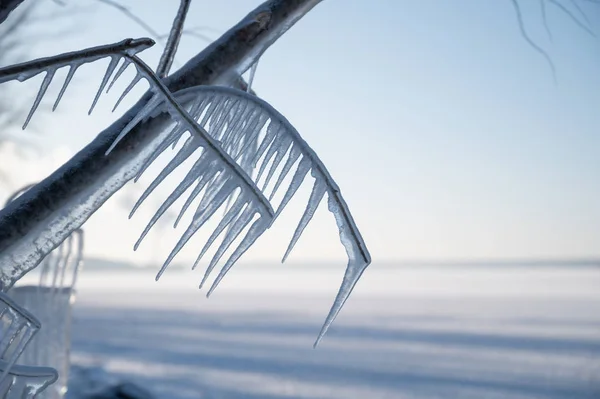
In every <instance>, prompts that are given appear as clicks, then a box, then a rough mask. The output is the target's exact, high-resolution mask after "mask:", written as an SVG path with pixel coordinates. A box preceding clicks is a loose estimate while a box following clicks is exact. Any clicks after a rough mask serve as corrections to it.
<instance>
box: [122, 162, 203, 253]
mask: <svg viewBox="0 0 600 399" xmlns="http://www.w3.org/2000/svg"><path fill="white" fill-rule="evenodd" d="M190 172H191V171H190ZM194 181H195V176H191V175H190V173H188V175H187V176H186V178H184V179H183V180H182V181H181V183H179V185H178V186H177V187H176V188H175V190H173V192H172V193H171V194H170V195H169V196H168V197H167V199H166V200H165V201H164V202H163V203H162V204H161V206H160V207H159V208H158V210H157V211H156V213H155V214H154V216H153V217H152V219H150V222H148V225H147V226H146V228H145V229H144V231H143V232H142V234H141V235H140V238H138V240H137V242H136V243H135V245H134V247H133V248H134V250H137V248H138V247H139V245H140V243H141V242H142V240H143V239H144V237H146V235H147V234H148V232H149V231H150V229H151V228H152V226H154V224H155V223H156V222H157V221H158V219H160V217H161V216H162V215H163V214H164V213H165V212H166V210H167V209H169V207H171V205H173V203H174V202H175V201H177V199H179V197H181V195H182V194H183V193H184V192H185V191H186V190H187V189H188V188H189V187H190V186H191V185H192V184H193V183H194Z"/></svg>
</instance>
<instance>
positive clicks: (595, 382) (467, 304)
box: [72, 264, 600, 399]
mask: <svg viewBox="0 0 600 399" xmlns="http://www.w3.org/2000/svg"><path fill="white" fill-rule="evenodd" d="M155 272H156V270H148V271H124V272H118V271H117V272H115V271H113V270H110V271H106V272H99V271H94V270H90V271H86V270H84V272H83V273H82V274H81V277H80V281H79V293H78V297H77V302H76V304H75V308H74V318H73V331H72V339H73V341H72V362H73V364H74V365H75V367H84V368H94V367H96V368H98V369H99V370H102V372H103V373H105V374H106V376H107V378H108V379H112V380H113V381H131V382H133V383H136V384H139V385H140V386H141V387H143V388H144V389H148V390H149V391H150V392H152V393H153V394H154V395H155V397H156V398H168V399H187V398H210V399H241V398H245V399H287V398H298V399H300V398H302V399H317V398H319V399H359V398H360V399H365V398H366V399H405V398H406V399H408V398H419V399H433V398H443V399H451V398H456V399H463V398H473V399H496V398H519V399H524V398H554V399H563V398H564V399H579V398H589V399H591V398H598V397H600V306H599V305H600V290H599V288H600V268H591V267H590V268H583V267H580V268H568V267H560V268H559V267H557V268H551V267H535V268H526V267H501V266H497V267H486V268H481V269H477V268H474V267H418V266H415V267H410V268H401V267H397V268H393V267H380V268H378V267H377V265H373V266H372V267H371V268H370V269H369V270H368V271H367V273H365V275H364V276H363V279H361V281H360V282H359V283H358V285H357V287H356V290H355V292H354V294H353V295H352V296H351V298H350V300H349V301H348V303H347V304H346V307H345V308H344V309H343V310H342V312H341V313H340V316H339V317H338V319H337V320H336V322H335V323H334V324H333V326H332V328H331V329H330V331H329V333H328V334H327V335H326V336H325V338H324V339H323V341H322V342H321V344H320V345H319V346H318V347H317V348H316V349H313V348H312V343H313V341H314V339H315V337H316V336H317V334H318V332H319V328H320V326H321V324H322V322H323V320H324V317H325V315H326V314H327V312H328V310H329V305H330V303H331V300H332V298H333V297H334V296H335V293H336V291H337V288H338V286H337V285H338V284H339V281H340V277H341V275H342V274H343V268H330V267H323V268H320V267H317V265H312V266H310V267H305V266H301V265H298V266H290V265H281V266H279V267H258V266H256V267H255V266H251V265H245V264H244V265H240V267H239V268H238V269H237V270H236V271H235V272H233V273H231V274H230V275H229V276H228V278H227V279H225V280H224V281H223V283H222V284H221V286H220V287H219V289H218V290H217V291H216V292H215V293H214V294H213V296H211V298H210V299H208V300H207V299H206V298H205V297H204V295H203V293H202V292H200V291H198V289H197V283H198V279H197V275H198V272H191V271H190V272H188V271H180V270H172V271H169V272H167V273H166V274H165V275H164V276H163V278H162V279H161V280H160V282H158V283H157V282H155V281H154V279H153V277H154V273H155ZM192 274H193V276H192Z"/></svg>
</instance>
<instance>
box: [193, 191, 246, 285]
mask: <svg viewBox="0 0 600 399" xmlns="http://www.w3.org/2000/svg"><path fill="white" fill-rule="evenodd" d="M255 214H256V209H255V208H254V207H253V206H252V204H251V203H250V204H248V206H247V207H246V208H245V209H244V211H243V212H242V213H241V215H240V217H239V218H238V219H237V220H236V221H235V222H234V223H233V225H231V228H230V230H229V231H228V232H227V235H226V236H225V238H223V241H222V242H221V245H219V248H218V249H217V252H215V254H214V255H213V258H212V259H211V261H210V264H209V265H208V267H207V268H206V272H205V273H204V277H203V278H202V281H201V282H200V287H199V288H202V287H203V286H204V283H205V282H206V279H208V276H209V275H210V272H211V271H212V270H213V269H214V267H215V266H216V265H217V263H218V262H219V260H220V259H221V257H222V256H223V254H224V253H225V251H227V249H228V248H229V247H230V246H231V244H232V243H233V241H235V239H236V238H237V237H238V236H239V235H240V233H241V232H242V230H244V227H246V226H247V225H248V223H250V222H251V221H252V217H254V215H255Z"/></svg>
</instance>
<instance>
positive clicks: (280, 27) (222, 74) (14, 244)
mask: <svg viewBox="0 0 600 399" xmlns="http://www.w3.org/2000/svg"><path fill="white" fill-rule="evenodd" d="M320 1H321V0H269V1H266V2H265V3H263V4H262V5H260V6H259V7H257V8H256V9H255V10H253V11H252V12H250V13H249V14H248V15H247V16H246V17H245V18H244V19H242V20H241V21H240V22H239V23H238V24H237V25H235V26H234V27H233V28H231V29H230V30H229V31H227V32H226V33H225V34H224V35H223V36H222V37H221V38H219V39H218V40H217V41H215V42H214V43H212V44H211V45H210V46H208V47H207V48H206V49H204V50H203V51H202V52H201V53H200V54H198V55H197V56H195V57H194V58H192V59H191V60H190V61H189V62H188V63H187V64H185V65H184V66H183V67H182V68H181V69H180V70H179V71H177V72H176V73H174V74H173V75H171V76H169V77H168V78H166V79H165V80H164V83H165V85H166V86H167V87H168V88H169V90H170V91H171V92H173V93H174V92H176V91H178V90H181V89H185V88H189V87H193V86H197V85H202V84H205V85H210V84H216V83H223V82H234V81H235V80H236V79H239V76H240V74H242V73H243V72H245V71H246V70H247V69H248V67H249V66H250V65H252V64H253V63H254V62H255V61H256V60H257V59H258V58H259V57H260V56H261V55H262V54H263V53H264V51H265V50H266V49H267V48H268V47H269V46H270V45H271V44H272V43H274V42H275V41H276V40H277V39H278V38H279V37H280V36H281V35H283V34H284V33H285V32H286V31H287V30H288V29H289V28H290V27H291V26H293V25H294V24H295V23H296V22H297V21H298V20H299V19H300V18H302V16H304V15H305V14H306V13H307V12H309V11H310V10H311V9H312V8H313V7H314V6H315V5H317V4H318V3H319V2H320ZM149 98H150V95H149V94H146V95H144V97H142V99H141V100H140V101H139V102H138V103H137V104H136V105H135V106H133V107H132V108H131V109H130V110H129V111H128V112H127V113H126V114H125V115H123V116H122V117H121V118H120V119H119V120H117V121H116V122H115V123H113V125H112V126H110V127H109V128H107V129H106V130H105V131H103V132H102V133H100V134H99V135H98V136H97V137H96V139H94V140H93V141H92V142H91V143H90V144H89V145H87V146H86V147H85V148H84V149H82V150H81V151H80V152H79V153H77V154H76V155H75V156H74V157H73V158H71V159H70V160H69V161H68V162H67V163H65V164H64V165H63V166H62V167H61V168H59V169H58V170H57V171H55V172H54V173H52V174H51V175H50V176H48V177H47V178H46V179H44V180H43V181H41V182H40V183H39V184H38V185H36V186H35V187H33V188H31V189H30V190H28V191H27V192H26V193H25V194H23V195H22V196H21V197H19V198H17V199H16V200H15V201H13V202H12V203H10V204H9V205H8V206H7V207H6V208H5V209H3V210H2V211H0V284H1V289H2V290H7V289H8V288H10V286H12V284H14V282H15V281H17V280H18V279H19V278H20V277H21V276H22V275H24V274H25V273H26V272H27V271H29V270H31V269H32V268H34V267H35V266H37V264H39V262H40V261H41V260H42V259H43V257H44V256H45V255H46V254H47V253H49V252H50V251H52V250H53V249H54V248H55V247H56V246H58V245H59V244H60V243H61V242H62V241H63V240H64V239H65V238H66V237H67V236H68V235H69V233H70V232H72V231H73V230H75V229H77V228H78V227H80V226H81V225H83V223H84V222H85V221H86V220H87V219H88V218H89V217H90V216H91V215H92V214H93V213H94V212H95V211H96V210H97V209H98V208H99V207H100V206H102V204H103V203H104V202H105V201H106V200H108V198H110V197H111V196H112V195H113V194H114V193H115V192H117V191H118V190H119V189H120V188H121V187H123V185H125V183H127V182H128V181H129V180H130V179H132V178H133V177H134V176H135V175H136V174H137V173H138V171H139V169H140V167H141V165H142V164H143V162H144V160H145V159H146V157H147V156H148V155H149V154H151V152H152V151H153V150H154V149H155V148H156V147H157V146H158V145H159V143H160V137H159V133H158V132H159V131H161V130H162V128H164V127H166V126H168V124H169V123H171V121H170V118H169V117H168V116H167V115H166V114H164V113H162V114H159V115H157V116H154V117H152V118H148V119H147V120H146V121H144V122H142V123H140V124H138V125H137V126H136V127H135V128H134V129H133V130H132V131H131V132H130V133H129V134H128V135H127V136H126V137H125V138H124V139H123V140H122V141H121V143H120V144H119V145H118V146H117V147H116V148H115V149H114V150H113V151H112V152H111V153H110V154H109V155H105V153H106V151H107V150H108V148H109V147H110V145H111V144H112V142H113V141H114V140H115V139H116V137H117V136H118V135H119V133H120V132H121V130H122V129H123V127H124V126H125V125H126V124H127V123H128V122H129V121H131V120H132V119H133V118H134V116H135V115H136V114H137V113H138V112H139V111H140V110H141V109H142V108H143V107H144V105H145V103H146V102H147V101H148V100H149Z"/></svg>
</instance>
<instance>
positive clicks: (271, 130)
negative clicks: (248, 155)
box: [252, 120, 282, 168]
mask: <svg viewBox="0 0 600 399" xmlns="http://www.w3.org/2000/svg"><path fill="white" fill-rule="evenodd" d="M281 129H282V127H281V125H280V124H279V123H277V122H275V121H273V120H271V123H270V124H269V126H267V134H266V135H265V137H264V138H263V140H262V142H261V143H260V146H259V147H258V150H257V151H256V155H255V156H254V159H253V160H252V165H253V166H254V167H255V168H256V164H257V163H258V161H259V159H260V157H261V156H262V155H263V154H264V152H265V150H266V149H267V147H269V146H270V145H271V143H272V142H273V140H275V138H276V137H277V136H278V135H279V131H280V130H281Z"/></svg>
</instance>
